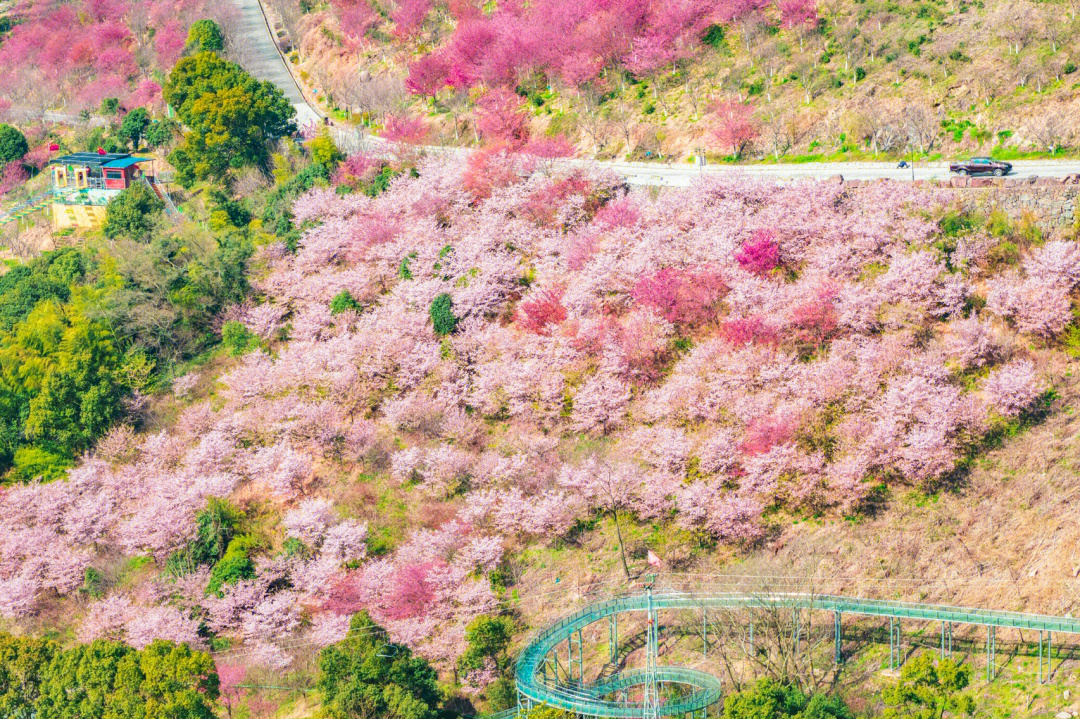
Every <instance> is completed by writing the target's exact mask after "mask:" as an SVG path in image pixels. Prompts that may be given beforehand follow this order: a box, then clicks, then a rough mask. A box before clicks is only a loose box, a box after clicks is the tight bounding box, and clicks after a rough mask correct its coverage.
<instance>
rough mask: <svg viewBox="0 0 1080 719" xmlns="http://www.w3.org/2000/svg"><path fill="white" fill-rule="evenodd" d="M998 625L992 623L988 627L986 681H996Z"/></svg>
mask: <svg viewBox="0 0 1080 719" xmlns="http://www.w3.org/2000/svg"><path fill="white" fill-rule="evenodd" d="M996 635H997V627H995V626H993V625H991V626H988V627H987V628H986V681H988V682H992V681H994V675H995V673H996V668H995V667H994V650H995V649H997V636H996Z"/></svg>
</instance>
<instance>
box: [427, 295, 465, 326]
mask: <svg viewBox="0 0 1080 719" xmlns="http://www.w3.org/2000/svg"><path fill="white" fill-rule="evenodd" d="M429 314H430V315H431V326H432V328H434V330H435V334H437V335H448V334H450V333H451V332H453V331H454V330H455V329H457V323H458V318H457V317H455V316H454V300H453V299H451V297H450V295H448V294H447V293H445V292H443V293H442V294H441V295H438V296H437V297H436V298H435V299H433V300H432V301H431V308H430V310H429Z"/></svg>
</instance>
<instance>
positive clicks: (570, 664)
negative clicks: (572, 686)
mask: <svg viewBox="0 0 1080 719" xmlns="http://www.w3.org/2000/svg"><path fill="white" fill-rule="evenodd" d="M575 640H576V641H575ZM583 643H584V642H583V640H582V637H581V630H580V629H579V630H577V632H571V633H570V634H569V635H567V637H566V650H567V654H568V657H567V666H566V673H567V676H568V677H569V679H570V681H572V682H573V681H577V682H579V683H580V682H583V681H585V666H584V662H583V661H582V656H581V648H582V644H583ZM575 644H576V648H577V658H576V659H575V658H574V648H575ZM575 664H577V676H576V677H575V676H574V665H575Z"/></svg>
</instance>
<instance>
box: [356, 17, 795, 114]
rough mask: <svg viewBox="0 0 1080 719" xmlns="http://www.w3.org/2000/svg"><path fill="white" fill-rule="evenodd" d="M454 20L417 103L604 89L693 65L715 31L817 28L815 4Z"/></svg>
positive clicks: (424, 71) (409, 22)
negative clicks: (607, 74) (603, 81)
mask: <svg viewBox="0 0 1080 719" xmlns="http://www.w3.org/2000/svg"><path fill="white" fill-rule="evenodd" d="M361 1H362V0H361ZM433 7H434V3H433V2H432V1H431V0H413V1H412V2H409V3H405V4H399V6H398V11H397V12H396V13H395V14H394V15H393V16H392V18H391V20H392V21H393V26H394V31H395V34H396V35H397V36H398V37H399V38H401V39H412V38H416V37H419V36H420V35H421V33H422V32H423V31H424V29H425V24H424V21H425V20H426V19H427V17H428V15H429V13H430V12H431V10H432V9H433ZM448 10H449V13H450V14H451V15H452V16H453V20H454V30H453V32H452V33H450V34H449V37H448V39H447V40H446V41H445V42H444V43H442V44H441V45H439V46H438V47H436V49H435V50H434V51H432V52H430V53H429V54H427V55H424V56H422V57H421V58H420V59H419V60H417V61H416V62H414V63H413V64H412V66H411V67H410V72H409V79H408V84H409V88H410V89H411V90H412V91H413V92H415V93H417V94H423V95H429V94H434V93H436V92H438V91H439V89H441V88H442V87H445V86H450V87H453V88H456V89H468V88H471V87H473V86H475V85H478V84H484V85H487V86H507V87H510V88H512V87H513V86H514V83H515V82H516V80H517V79H518V77H519V75H520V74H521V73H524V72H527V71H530V72H531V71H535V70H541V71H543V72H545V73H546V74H547V75H548V76H549V77H558V78H559V79H561V80H562V81H563V82H564V83H566V84H567V85H570V86H572V87H576V86H579V85H582V84H585V83H588V82H592V81H595V80H597V78H598V77H599V76H600V74H601V71H602V70H604V69H605V68H608V67H616V66H621V67H624V68H626V69H627V70H629V71H630V72H633V73H634V74H636V75H639V76H644V75H648V74H650V73H652V72H655V71H656V70H658V69H660V68H662V67H664V66H666V65H670V64H671V63H672V62H675V61H677V60H681V59H686V58H689V57H692V56H693V55H694V53H695V52H697V51H698V50H699V49H700V42H699V38H700V35H701V33H702V32H703V31H704V30H705V28H707V27H708V26H709V25H710V24H712V23H723V22H731V21H732V20H736V19H738V18H741V17H743V16H745V15H748V14H750V13H758V14H761V15H767V16H771V17H772V18H774V19H775V20H776V21H778V22H779V23H781V24H782V25H783V26H784V27H795V26H798V25H811V24H813V23H814V22H816V20H817V12H816V5H815V3H814V2H813V1H812V0H783V1H781V2H773V1H772V0H737V1H735V2H714V1H713V0H676V1H675V2H658V1H650V0H589V1H588V2H569V1H568V0H542V1H541V2H534V3H528V4H513V3H511V4H506V5H499V6H498V7H497V8H496V9H495V10H494V11H492V12H490V13H488V12H480V10H479V9H478V7H477V6H475V5H471V4H468V3H452V4H450V6H449V8H448ZM345 21H346V17H345V16H344V15H342V22H343V23H344V22H345ZM436 37H437V36H436Z"/></svg>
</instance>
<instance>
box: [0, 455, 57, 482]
mask: <svg viewBox="0 0 1080 719" xmlns="http://www.w3.org/2000/svg"><path fill="white" fill-rule="evenodd" d="M70 466H71V461H70V460H69V459H68V458H66V457H64V456H63V455H61V454H56V453H53V452H49V451H46V450H44V449H42V448H41V447H19V448H18V449H17V450H15V465H14V471H13V472H12V474H13V475H14V478H15V479H17V480H20V481H23V482H31V481H33V480H35V479H37V478H38V477H40V478H41V479H43V480H45V481H46V482H49V481H52V480H54V479H59V478H60V477H63V476H64V472H65V471H66V470H67V468H68V467H70Z"/></svg>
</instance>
